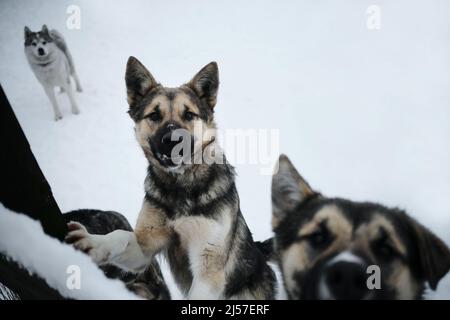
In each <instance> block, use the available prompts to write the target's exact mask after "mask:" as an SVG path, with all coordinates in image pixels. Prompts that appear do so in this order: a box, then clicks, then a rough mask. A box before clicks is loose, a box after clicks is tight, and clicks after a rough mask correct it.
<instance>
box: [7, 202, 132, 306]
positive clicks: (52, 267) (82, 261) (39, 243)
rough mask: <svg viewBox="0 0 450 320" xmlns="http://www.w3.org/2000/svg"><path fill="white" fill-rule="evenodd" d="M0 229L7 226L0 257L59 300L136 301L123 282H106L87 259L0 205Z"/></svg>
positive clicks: (104, 277) (34, 223)
mask: <svg viewBox="0 0 450 320" xmlns="http://www.w3.org/2000/svg"><path fill="white" fill-rule="evenodd" d="M0 226H8V227H7V228H1V232H0V253H2V254H5V255H6V256H7V257H8V258H10V259H12V260H14V261H15V262H17V263H18V264H20V265H21V266H22V267H23V268H25V269H27V270H28V271H29V272H30V273H32V274H37V275H39V277H40V278H42V279H44V280H45V281H46V282H47V284H48V285H49V286H50V287H52V288H54V289H56V290H57V291H58V292H59V293H60V294H61V295H62V296H63V297H66V298H71V299H83V300H91V299H106V300H108V299H113V300H131V299H138V297H137V296H136V295H134V294H132V293H131V292H130V291H128V289H127V288H126V287H125V285H124V284H123V282H121V281H119V280H112V279H108V278H106V276H105V275H104V274H103V272H102V271H101V270H100V269H99V268H97V266H96V265H95V264H93V263H92V260H91V259H90V258H89V257H88V256H86V255H85V254H83V253H82V252H80V251H77V250H75V248H73V247H72V246H70V245H68V244H63V243H61V242H59V241H58V240H56V239H55V238H52V237H50V236H48V235H46V234H45V233H44V231H43V230H42V227H41V225H40V224H39V222H37V221H35V220H32V219H31V218H29V217H27V216H26V215H23V214H17V213H15V212H12V211H10V210H8V209H6V208H5V207H4V206H3V205H2V204H0ZM17 235H20V237H17ZM32 244H34V245H32ZM49 257H55V259H51V258H49ZM0 290H2V287H1V286H0ZM0 293H2V292H0ZM0 298H1V296H0Z"/></svg>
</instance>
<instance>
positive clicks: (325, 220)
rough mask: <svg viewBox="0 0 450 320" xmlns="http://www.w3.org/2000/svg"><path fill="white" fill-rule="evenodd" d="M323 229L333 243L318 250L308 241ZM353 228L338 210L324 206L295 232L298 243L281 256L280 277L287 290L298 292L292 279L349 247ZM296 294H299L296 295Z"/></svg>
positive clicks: (332, 206)
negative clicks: (281, 270) (283, 278)
mask: <svg viewBox="0 0 450 320" xmlns="http://www.w3.org/2000/svg"><path fill="white" fill-rule="evenodd" d="M321 228H326V229H327V232H329V237H330V238H331V239H332V240H331V242H330V244H329V245H327V246H326V247H325V248H323V249H321V248H317V247H315V246H313V245H311V243H310V242H309V241H307V239H308V238H310V237H312V236H314V235H315V234H317V233H319V232H321ZM352 230H353V227H352V224H351V222H350V221H348V219H347V218H346V217H345V215H344V214H343V213H342V212H341V210H340V209H339V208H338V207H336V206H335V205H329V206H324V207H323V208H321V209H320V210H319V211H318V212H317V213H316V214H315V215H314V217H313V218H312V219H311V221H309V222H307V223H305V224H304V225H303V226H302V227H301V228H300V229H299V230H298V239H302V240H300V241H297V242H295V243H294V244H292V245H291V246H290V247H289V248H287V249H286V250H285V251H283V253H282V254H281V261H282V266H283V267H282V268H283V274H284V277H285V283H286V285H287V287H288V290H290V291H291V292H294V291H295V290H297V289H298V288H297V283H296V282H295V275H296V274H298V273H301V272H304V271H307V270H308V269H310V268H312V267H313V266H314V265H315V264H316V263H317V262H318V261H320V260H321V259H324V258H326V257H327V256H329V255H332V254H333V253H335V252H339V251H340V250H344V249H345V248H346V247H348V246H349V243H350V242H351V237H352ZM296 294H298V292H297V293H296Z"/></svg>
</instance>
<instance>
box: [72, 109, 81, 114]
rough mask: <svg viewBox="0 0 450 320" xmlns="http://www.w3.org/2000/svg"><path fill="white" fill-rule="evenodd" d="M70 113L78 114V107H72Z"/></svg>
mask: <svg viewBox="0 0 450 320" xmlns="http://www.w3.org/2000/svg"><path fill="white" fill-rule="evenodd" d="M72 113H73V114H80V109H78V108H76V109H72Z"/></svg>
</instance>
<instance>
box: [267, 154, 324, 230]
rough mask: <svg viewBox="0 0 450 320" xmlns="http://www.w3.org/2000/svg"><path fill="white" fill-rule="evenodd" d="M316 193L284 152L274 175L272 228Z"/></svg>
mask: <svg viewBox="0 0 450 320" xmlns="http://www.w3.org/2000/svg"><path fill="white" fill-rule="evenodd" d="M316 194H317V193H316V192H315V191H314V190H313V189H312V188H311V187H310V186H309V184H308V182H306V180H305V179H303V178H302V176H301V175H300V174H299V173H298V172H297V170H296V169H295V167H294V165H293V164H292V162H291V161H290V160H289V158H288V157H287V156H285V155H283V154H282V155H281V156H280V158H279V160H278V163H277V166H276V169H275V173H274V175H273V177H272V229H275V228H276V227H277V226H278V225H279V223H280V222H281V221H282V220H283V219H284V218H285V217H286V216H287V215H288V214H289V213H291V212H292V211H293V210H294V209H295V208H296V207H297V206H298V205H299V204H301V203H302V202H303V201H305V200H306V199H308V198H309V197H312V196H314V195H316Z"/></svg>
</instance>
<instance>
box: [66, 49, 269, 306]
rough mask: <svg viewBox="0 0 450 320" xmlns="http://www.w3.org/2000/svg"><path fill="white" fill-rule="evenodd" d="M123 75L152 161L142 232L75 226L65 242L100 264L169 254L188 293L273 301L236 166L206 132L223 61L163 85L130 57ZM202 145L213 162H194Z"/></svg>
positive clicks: (131, 263)
mask: <svg viewBox="0 0 450 320" xmlns="http://www.w3.org/2000/svg"><path fill="white" fill-rule="evenodd" d="M125 78H126V85H127V93H128V103H129V106H130V109H129V114H130V116H131V118H132V119H133V120H134V122H135V132H136V137H137V140H138V142H139V144H140V145H141V147H142V149H143V151H144V153H145V156H146V157H147V159H148V161H149V166H148V174H147V178H146V180H145V199H144V201H143V204H142V209H141V212H140V214H139V218H138V222H137V225H136V228H135V230H134V232H128V231H123V230H116V231H114V232H112V233H109V234H107V235H94V234H90V233H88V232H87V231H86V229H85V228H84V227H83V226H82V225H81V224H79V223H70V224H69V229H70V230H71V232H70V233H69V235H68V241H71V242H74V245H75V247H76V248H79V249H81V250H83V251H86V252H88V254H89V255H90V256H91V257H92V258H93V259H94V261H96V262H97V263H99V264H105V263H110V264H114V265H116V266H119V267H121V268H124V269H126V270H135V271H139V270H143V269H145V268H146V266H147V265H148V264H149V263H150V262H151V261H152V258H153V256H154V255H155V254H157V253H158V252H164V253H165V255H166V257H167V259H168V261H169V264H170V268H171V270H172V273H173V275H174V278H175V280H176V283H177V284H178V286H179V287H180V289H181V290H182V291H183V292H184V293H185V294H186V295H187V297H188V298H191V299H231V298H237V299H272V298H274V291H275V277H274V274H273V271H272V269H271V268H270V267H269V266H268V265H267V263H266V260H265V257H264V255H263V254H262V252H261V251H260V250H259V249H258V248H257V246H256V244H255V243H254V242H253V239H252V236H251V233H250V231H249V229H248V227H247V225H246V223H245V220H244V217H243V216H242V214H241V211H240V208H239V197H238V194H237V190H236V186H235V182H234V170H233V168H232V167H231V166H230V165H229V164H228V163H227V162H226V160H225V159H224V158H223V159H222V161H220V160H221V159H220V157H213V158H214V159H213V158H212V155H217V154H220V153H221V152H220V149H219V146H218V144H217V141H216V140H215V139H214V138H213V139H211V137H214V134H211V133H209V134H203V133H204V132H205V131H207V132H211V131H212V132H213V133H214V130H215V123H214V116H213V113H214V107H215V105H216V97H217V90H218V85H219V78H218V68H217V64H216V63H214V62H212V63H210V64H208V65H207V66H205V67H204V68H203V69H201V70H200V71H199V72H198V73H197V74H196V75H195V76H194V78H193V79H192V80H191V81H189V82H188V83H187V84H185V85H182V86H180V87H178V88H167V87H163V86H161V85H160V84H159V83H158V82H157V81H156V80H155V79H154V77H153V76H152V75H151V74H150V72H149V71H148V70H147V69H146V68H145V67H144V66H143V65H142V64H141V63H140V62H139V61H138V60H137V59H135V58H133V57H131V58H130V59H129V60H128V64H127V70H126V76H125ZM196 128H200V129H202V130H200V131H201V134H199V133H198V131H196ZM202 132H203V133H202ZM180 145H182V146H184V147H187V148H181V149H178V147H179V146H180ZM191 147H192V148H191ZM187 150H190V151H187ZM198 150H200V151H201V153H202V154H209V155H210V156H209V157H208V159H209V160H211V159H213V160H214V161H206V159H202V157H200V160H201V161H196V159H198V157H197V156H198V154H199V153H198ZM186 158H187V159H186ZM191 158H194V160H193V161H188V160H190V159H191ZM216 160H219V161H216Z"/></svg>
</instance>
